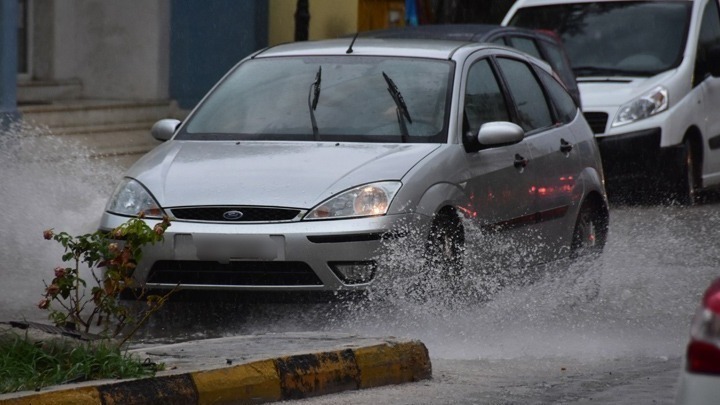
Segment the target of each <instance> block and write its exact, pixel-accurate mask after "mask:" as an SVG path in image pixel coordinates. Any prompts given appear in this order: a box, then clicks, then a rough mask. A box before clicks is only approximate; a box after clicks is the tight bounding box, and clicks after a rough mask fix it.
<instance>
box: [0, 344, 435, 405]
mask: <svg viewBox="0 0 720 405" xmlns="http://www.w3.org/2000/svg"><path fill="white" fill-rule="evenodd" d="M431 376H432V365H431V363H430V358H429V355H428V350H427V348H426V347H425V345H424V344H423V343H422V342H420V341H410V342H401V343H385V344H378V345H373V346H367V347H360V348H355V349H344V350H336V351H326V352H318V353H313V354H298V355H291V356H285V357H278V358H275V359H268V360H258V361H253V362H250V363H245V364H239V365H237V366H231V367H224V368H219V369H213V370H204V371H196V372H189V373H183V374H175V375H166V376H159V377H153V378H143V379H137V380H129V381H121V382H113V383H105V384H99V385H95V386H84V387H79V388H71V389H60V390H55V391H48V392H42V393H33V394H29V395H26V396H21V397H17V398H12V399H8V400H0V404H2V405H30V404H32V405H43V404H46V405H66V404H67V405H70V404H73V405H75V404H77V405H84V404H88V405H90V404H101V405H111V404H128V405H141V404H157V403H182V404H226V403H263V402H273V401H281V400H288V399H300V398H307V397H313V396H319V395H326V394H333V393H337V392H341V391H347V390H358V389H365V388H373V387H380V386H383V385H392V384H401V383H406V382H413V381H420V380H424V379H429V378H431Z"/></svg>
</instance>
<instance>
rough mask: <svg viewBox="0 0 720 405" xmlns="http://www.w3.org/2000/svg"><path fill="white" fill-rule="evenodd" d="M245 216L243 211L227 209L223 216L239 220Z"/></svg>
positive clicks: (231, 219)
mask: <svg viewBox="0 0 720 405" xmlns="http://www.w3.org/2000/svg"><path fill="white" fill-rule="evenodd" d="M242 217H243V213H242V212H240V211H235V210H232V211H225V212H224V213H223V218H225V219H227V220H228V221H237V220H238V219H240V218H242Z"/></svg>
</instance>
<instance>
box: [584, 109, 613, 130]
mask: <svg viewBox="0 0 720 405" xmlns="http://www.w3.org/2000/svg"><path fill="white" fill-rule="evenodd" d="M583 115H584V116H585V120H586V121H587V122H588V124H590V129H592V131H593V133H594V134H604V133H605V127H606V126H607V121H608V115H607V113H604V112H586V113H583Z"/></svg>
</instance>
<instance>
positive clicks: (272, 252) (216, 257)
mask: <svg viewBox="0 0 720 405" xmlns="http://www.w3.org/2000/svg"><path fill="white" fill-rule="evenodd" d="M177 236H180V235H177ZM188 236H190V237H191V238H192V244H193V245H194V247H195V250H196V256H197V259H198V260H212V261H218V262H222V263H227V262H230V261H234V260H284V259H285V238H284V237H283V236H282V235H185V238H181V240H178V238H176V244H175V249H176V252H177V251H178V250H179V249H183V245H187V242H188V240H187V237H188ZM182 239H184V240H182ZM178 242H180V243H178ZM178 253H180V252H178Z"/></svg>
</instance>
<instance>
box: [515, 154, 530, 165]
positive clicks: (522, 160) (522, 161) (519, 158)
mask: <svg viewBox="0 0 720 405" xmlns="http://www.w3.org/2000/svg"><path fill="white" fill-rule="evenodd" d="M513 164H514V165H515V168H517V169H524V168H525V166H527V164H528V160H527V159H526V158H525V157H523V156H522V155H521V154H519V153H516V154H515V162H514V163H513Z"/></svg>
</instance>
